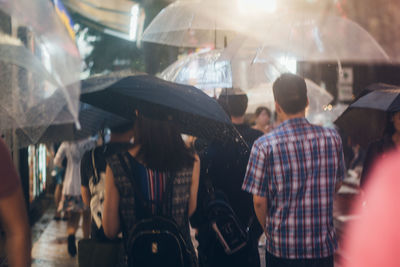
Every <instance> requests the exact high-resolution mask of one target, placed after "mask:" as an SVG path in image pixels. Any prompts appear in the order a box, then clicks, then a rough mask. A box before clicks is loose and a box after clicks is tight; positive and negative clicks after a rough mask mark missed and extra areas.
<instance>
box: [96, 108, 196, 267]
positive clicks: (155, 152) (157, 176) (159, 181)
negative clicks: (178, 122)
mask: <svg viewBox="0 0 400 267" xmlns="http://www.w3.org/2000/svg"><path fill="white" fill-rule="evenodd" d="M126 166H130V167H129V168H130V169H131V173H132V176H133V177H129V175H127V172H126ZM199 173H200V161H199V159H198V157H197V155H195V153H194V152H193V151H191V150H190V149H189V148H188V147H187V146H186V145H185V143H184V142H183V140H182V137H181V135H180V132H179V130H178V128H177V127H176V126H175V125H174V124H173V123H172V122H171V121H168V120H165V121H160V120H154V119H150V118H146V117H144V116H142V115H141V114H139V115H138V116H137V119H136V121H135V125H134V145H133V147H132V148H131V149H129V150H128V152H127V153H123V154H119V155H114V156H113V157H112V158H110V159H109V160H108V166H107V169H106V181H105V200H104V213H103V218H102V221H103V227H104V232H105V234H106V236H107V237H109V238H114V237H116V236H117V235H118V233H119V232H122V237H123V242H125V248H126V247H127V246H128V244H127V241H128V240H127V238H128V233H129V230H130V229H131V228H132V226H133V225H135V224H136V223H137V222H138V220H139V217H140V215H139V214H141V213H142V211H140V210H138V208H137V207H138V206H137V205H135V204H133V203H135V202H137V201H138V199H137V197H136V198H135V196H134V195H135V193H134V192H137V191H135V188H133V187H134V186H137V187H139V188H140V193H141V195H142V196H144V198H145V199H146V201H148V202H149V203H154V204H155V205H150V206H151V208H152V211H154V210H153V208H155V207H156V205H157V204H165V203H161V202H165V198H164V195H163V194H164V193H165V192H166V188H167V185H168V183H169V182H170V181H171V180H170V179H172V188H173V190H172V193H171V197H170V198H168V199H167V202H169V203H167V204H169V205H170V207H171V209H170V210H171V215H172V218H173V220H174V221H175V222H176V224H177V225H178V227H179V230H180V232H181V233H182V235H183V237H184V239H185V241H186V244H188V245H189V246H190V250H191V251H192V252H194V248H193V245H192V242H191V238H190V228H189V217H190V216H191V215H192V214H193V212H194V211H195V209H196V202H197V190H198V183H199ZM130 179H134V181H135V183H132V181H131V180H130ZM136 190H137V189H136ZM136 195H137V194H136ZM193 255H194V254H193ZM125 258H127V257H125ZM125 264H127V262H126V260H125Z"/></svg>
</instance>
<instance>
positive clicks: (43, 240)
mask: <svg viewBox="0 0 400 267" xmlns="http://www.w3.org/2000/svg"><path fill="white" fill-rule="evenodd" d="M53 216H54V207H50V208H49V209H48V210H47V211H46V213H45V214H44V215H43V216H42V218H41V219H40V220H39V221H38V222H37V223H36V224H35V225H34V226H33V228H32V242H33V245H32V266H33V267H54V266H57V267H75V266H78V256H75V257H71V256H70V255H69V254H68V251H67V222H66V221H55V220H53ZM82 236H83V235H82V230H81V228H79V230H78V232H77V235H76V239H77V241H78V240H79V239H81V238H82Z"/></svg>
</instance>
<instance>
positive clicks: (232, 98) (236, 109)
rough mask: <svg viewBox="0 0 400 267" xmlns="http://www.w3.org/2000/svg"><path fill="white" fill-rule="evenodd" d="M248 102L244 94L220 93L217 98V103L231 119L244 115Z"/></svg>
mask: <svg viewBox="0 0 400 267" xmlns="http://www.w3.org/2000/svg"><path fill="white" fill-rule="evenodd" d="M248 101H249V99H248V98H247V95H245V94H240V95H227V94H224V93H222V94H220V95H219V97H218V103H219V104H220V105H221V106H222V108H223V109H224V110H225V112H226V113H227V114H228V115H229V116H233V117H241V116H243V115H244V114H245V113H246V109H247V103H248Z"/></svg>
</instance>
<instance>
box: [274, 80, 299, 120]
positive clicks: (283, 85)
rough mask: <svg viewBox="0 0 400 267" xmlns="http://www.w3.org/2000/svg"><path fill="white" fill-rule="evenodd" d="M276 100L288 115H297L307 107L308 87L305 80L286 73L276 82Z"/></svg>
mask: <svg viewBox="0 0 400 267" xmlns="http://www.w3.org/2000/svg"><path fill="white" fill-rule="evenodd" d="M272 88H273V91H274V98H275V101H276V102H277V103H278V104H279V106H280V107H281V108H282V109H283V111H284V112H285V113H287V114H296V113H298V112H300V111H303V110H304V109H305V108H306V107H307V85H306V82H305V80H304V79H303V78H302V77H300V76H298V75H295V74H292V73H284V74H282V75H281V76H280V77H279V78H278V79H276V80H275V82H274V84H273V86H272Z"/></svg>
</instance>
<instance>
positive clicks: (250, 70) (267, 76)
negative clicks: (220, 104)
mask: <svg viewBox="0 0 400 267" xmlns="http://www.w3.org/2000/svg"><path fill="white" fill-rule="evenodd" d="M222 53H223V50H219V49H217V50H211V51H209V50H205V51H201V52H197V53H193V54H190V55H188V56H184V57H182V58H181V59H179V60H177V61H175V62H174V63H172V64H171V65H170V66H168V67H167V68H166V69H165V70H164V71H162V72H161V73H160V74H159V75H158V76H159V77H160V78H162V79H164V80H167V81H172V82H176V83H181V84H188V85H193V86H195V87H197V88H199V89H202V90H204V91H206V93H209V94H213V93H214V89H216V88H231V87H235V88H242V89H244V90H246V89H250V88H252V87H254V86H257V85H258V84H260V83H267V82H273V81H274V80H275V78H276V77H278V76H279V75H280V74H281V73H283V72H287V71H288V70H287V68H285V67H284V66H282V65H280V64H279V63H278V62H275V64H274V62H272V61H271V62H268V63H262V64H257V63H256V64H251V63H250V61H249V59H247V58H246V57H245V56H244V55H237V56H235V57H234V58H231V59H229V60H221V59H220V57H221V55H222Z"/></svg>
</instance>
